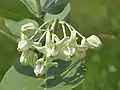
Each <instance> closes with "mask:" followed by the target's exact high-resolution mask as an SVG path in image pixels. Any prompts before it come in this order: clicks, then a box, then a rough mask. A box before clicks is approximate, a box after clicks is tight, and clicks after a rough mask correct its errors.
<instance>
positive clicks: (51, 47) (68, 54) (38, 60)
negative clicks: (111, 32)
mask: <svg viewBox="0 0 120 90" xmlns="http://www.w3.org/2000/svg"><path fill="white" fill-rule="evenodd" d="M56 25H57V26H60V27H61V28H62V29H61V30H62V32H63V33H62V34H63V38H61V39H60V36H59V35H57V34H56V33H55V27H56ZM66 28H67V29H66ZM66 30H69V32H70V34H69V35H67V34H66ZM38 34H39V35H38ZM36 35H38V39H37V40H34V39H35V37H36ZM78 36H79V37H81V42H80V44H78V43H79V42H77V39H78ZM43 42H45V43H43ZM101 44H102V42H101V41H100V39H99V38H98V37H97V36H95V35H91V36H90V37H88V38H85V37H84V36H83V35H81V34H80V33H79V32H78V31H77V30H76V29H75V28H73V27H72V26H71V25H70V24H68V23H67V22H65V21H59V20H53V21H47V22H45V23H44V24H42V25H41V26H40V27H35V26H34V24H33V23H27V24H25V25H23V26H22V27H21V40H20V41H19V43H18V48H17V49H18V50H19V51H22V54H21V57H20V62H21V63H22V64H24V65H30V66H32V67H34V73H35V74H36V75H43V74H45V73H46V72H47V70H48V68H49V67H51V66H54V65H57V63H56V62H53V61H54V60H59V59H61V60H80V59H82V58H84V57H85V56H86V51H87V50H88V49H89V48H91V49H94V48H97V47H99V46H100V45H101ZM40 53H42V54H41V57H39V54H40Z"/></svg>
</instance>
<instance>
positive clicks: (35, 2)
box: [21, 0, 44, 18]
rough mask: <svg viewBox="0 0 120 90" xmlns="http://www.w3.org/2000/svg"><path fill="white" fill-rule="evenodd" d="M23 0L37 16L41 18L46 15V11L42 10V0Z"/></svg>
mask: <svg viewBox="0 0 120 90" xmlns="http://www.w3.org/2000/svg"><path fill="white" fill-rule="evenodd" d="M21 1H22V2H23V3H24V4H25V5H26V7H27V8H28V9H29V10H30V11H31V13H33V14H34V15H35V16H36V17H37V18H41V17H43V16H44V13H43V12H42V11H41V5H40V0H21Z"/></svg>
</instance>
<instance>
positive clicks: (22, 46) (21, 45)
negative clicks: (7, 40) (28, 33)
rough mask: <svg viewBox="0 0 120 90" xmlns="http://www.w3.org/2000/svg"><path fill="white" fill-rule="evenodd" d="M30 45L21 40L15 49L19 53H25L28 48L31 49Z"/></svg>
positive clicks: (27, 41)
mask: <svg viewBox="0 0 120 90" xmlns="http://www.w3.org/2000/svg"><path fill="white" fill-rule="evenodd" d="M31 44H32V43H31V42H30V41H29V40H26V39H23V40H21V41H19V43H18V48H17V49H18V50H19V51H26V50H28V49H29V48H31V46H32V45H31Z"/></svg>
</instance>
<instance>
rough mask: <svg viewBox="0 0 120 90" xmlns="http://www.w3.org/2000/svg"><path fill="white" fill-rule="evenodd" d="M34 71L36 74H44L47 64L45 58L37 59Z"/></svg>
mask: <svg viewBox="0 0 120 90" xmlns="http://www.w3.org/2000/svg"><path fill="white" fill-rule="evenodd" d="M34 73H35V74H36V76H38V75H43V74H44V73H45V65H44V59H43V58H40V59H38V60H37V62H36V66H35V69H34Z"/></svg>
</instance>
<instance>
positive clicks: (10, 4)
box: [0, 0, 36, 21]
mask: <svg viewBox="0 0 120 90" xmlns="http://www.w3.org/2000/svg"><path fill="white" fill-rule="evenodd" d="M0 16H2V17H5V18H9V19H13V20H15V21H18V20H22V19H26V18H31V19H36V17H35V16H34V15H33V14H32V13H31V12H30V11H29V10H28V9H27V8H26V6H25V5H24V4H23V3H22V2H21V1H20V0H11V1H10V0H9V1H8V0H1V1H0Z"/></svg>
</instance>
